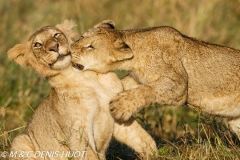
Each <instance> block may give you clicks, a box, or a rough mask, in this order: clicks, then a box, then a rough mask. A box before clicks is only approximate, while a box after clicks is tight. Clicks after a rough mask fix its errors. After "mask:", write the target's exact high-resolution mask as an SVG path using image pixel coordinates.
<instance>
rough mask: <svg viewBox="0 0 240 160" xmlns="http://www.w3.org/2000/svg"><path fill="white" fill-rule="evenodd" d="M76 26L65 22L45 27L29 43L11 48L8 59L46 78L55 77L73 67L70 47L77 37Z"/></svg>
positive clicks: (70, 22) (71, 22)
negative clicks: (74, 28) (74, 29)
mask: <svg viewBox="0 0 240 160" xmlns="http://www.w3.org/2000/svg"><path fill="white" fill-rule="evenodd" d="M74 26H75V23H74V22H73V21H69V20H65V21H64V22H63V23H62V24H58V25H56V26H47V27H43V28H41V29H40V30H38V31H36V32H35V33H34V34H33V35H32V36H31V37H30V38H29V41H28V42H27V43H25V44H17V45H16V46H14V47H13V48H11V49H10V50H9V51H8V53H7V54H8V57H9V58H10V59H12V60H14V61H15V62H16V63H18V64H20V65H23V66H29V67H31V68H33V69H34V70H36V71H37V72H38V73H39V74H40V75H42V76H44V77H48V76H53V75H55V74H57V73H59V72H60V71H61V70H62V69H65V68H67V67H69V66H70V65H71V55H70V51H69V48H70V46H69V45H70V44H71V43H72V42H73V41H74V38H75V37H76V34H75V33H74V32H73V31H72V29H73V27H74Z"/></svg>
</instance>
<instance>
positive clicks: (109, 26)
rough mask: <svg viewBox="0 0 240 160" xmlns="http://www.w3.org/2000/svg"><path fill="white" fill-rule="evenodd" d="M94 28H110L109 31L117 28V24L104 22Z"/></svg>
mask: <svg viewBox="0 0 240 160" xmlns="http://www.w3.org/2000/svg"><path fill="white" fill-rule="evenodd" d="M94 28H109V29H114V28H115V23H114V22H113V21H112V20H104V21H102V22H100V23H98V24H97V25H95V26H94Z"/></svg>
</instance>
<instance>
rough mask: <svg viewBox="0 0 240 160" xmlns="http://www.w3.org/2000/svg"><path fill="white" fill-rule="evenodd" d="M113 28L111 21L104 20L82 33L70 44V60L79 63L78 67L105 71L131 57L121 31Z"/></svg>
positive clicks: (131, 54)
mask: <svg viewBox="0 0 240 160" xmlns="http://www.w3.org/2000/svg"><path fill="white" fill-rule="evenodd" d="M114 28H115V24H114V22H113V21H111V20H105V21H102V22H100V23H99V24H97V25H96V26H94V28H93V29H90V30H89V31H88V32H86V33H84V34H83V36H82V37H81V38H80V39H79V40H78V41H77V42H75V43H74V44H73V45H71V51H72V61H73V62H74V63H77V64H80V65H79V66H81V68H80V69H83V70H93V71H96V72H101V73H105V72H108V71H109V70H112V67H111V65H112V64H114V63H117V62H119V61H123V60H127V59H130V58H132V57H133V53H132V51H131V49H130V48H129V46H128V45H127V44H126V43H125V42H124V41H123V40H122V39H121V37H122V34H121V32H119V31H117V30H115V29H114Z"/></svg>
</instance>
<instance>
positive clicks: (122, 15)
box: [0, 0, 240, 156]
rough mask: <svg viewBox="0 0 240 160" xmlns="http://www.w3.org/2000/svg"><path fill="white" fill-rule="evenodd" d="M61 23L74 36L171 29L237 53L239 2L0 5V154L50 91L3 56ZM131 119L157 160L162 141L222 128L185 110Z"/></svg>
mask: <svg viewBox="0 0 240 160" xmlns="http://www.w3.org/2000/svg"><path fill="white" fill-rule="evenodd" d="M65 19H73V20H75V21H76V23H77V25H78V26H77V28H76V30H77V31H78V32H79V34H82V33H83V32H84V31H87V30H88V29H89V28H92V27H93V26H94V25H95V24H97V23H98V22H100V21H102V20H105V19H112V20H114V21H115V23H116V28H117V29H134V28H146V27H152V26H172V27H174V28H176V29H177V30H179V31H180V32H181V33H183V34H186V35H188V36H191V37H196V38H198V39H201V40H204V41H207V42H211V43H216V44H220V45H226V46H229V47H233V48H237V49H239V48H240V0H228V1H226V0H211V1H209V0H199V1H196V0H184V1H178V0H116V1H113V0H101V1H99V0H69V1H68V0H41V1H33V0H0V22H1V24H0V35H1V36H0V78H1V81H0V135H1V138H0V140H1V141H0V145H1V146H0V148H1V150H4V149H7V148H8V147H9V146H10V145H11V140H12V139H13V138H14V137H15V136H16V135H17V134H19V133H21V132H22V131H23V128H24V126H25V125H26V124H27V122H28V121H29V120H30V118H31V115H32V114H33V113H34V110H35V109H36V107H37V106H38V105H39V103H40V102H41V101H42V100H43V99H44V97H46V96H47V95H48V93H49V91H50V87H49V85H48V84H47V83H46V81H45V80H44V79H43V78H41V77H39V76H38V75H36V74H35V73H34V72H33V71H32V70H30V69H26V68H22V67H20V66H19V65H16V64H15V63H14V62H11V61H10V60H9V59H8V58H7V54H6V53H7V50H8V49H9V48H11V47H13V46H14V45H16V44H18V43H25V42H27V40H28V38H29V37H30V36H31V34H32V33H34V32H35V31H36V30H37V29H39V28H41V27H43V26H48V25H56V24H58V23H61V22H63V21H64V20H65ZM143 38H144V37H143ZM223 67H224V66H223ZM216 78H217V77H216ZM136 116H137V117H138V119H139V121H140V122H141V124H142V125H143V126H144V127H145V129H147V130H148V131H149V133H151V134H152V135H153V136H154V137H155V139H156V141H157V142H158V146H159V147H160V150H159V152H160V154H164V153H167V151H169V150H171V149H165V148H161V145H162V144H163V143H164V142H166V141H171V142H170V143H173V142H174V140H177V139H178V138H181V137H182V136H184V135H186V133H191V134H192V135H196V134H197V135H198V136H199V135H200V134H201V127H202V124H204V125H206V124H207V126H210V128H211V126H213V128H214V125H215V128H216V126H218V124H220V125H219V126H220V128H221V126H224V125H223V124H222V121H221V120H218V119H215V118H214V119H211V123H208V120H209V119H208V117H207V118H206V117H204V116H202V115H201V114H198V113H197V112H195V111H192V110H191V109H189V108H188V107H186V106H184V107H178V108H173V107H157V106H152V107H150V108H148V109H143V110H142V111H141V112H140V113H139V114H137V115H136ZM196 121H197V122H198V123H193V122H196ZM212 124H213V125H212ZM19 127H20V128H21V127H22V128H21V129H18V128H19ZM15 129H16V130H15ZM13 130H14V131H13ZM205 137H206V134H205ZM198 138H199V137H197V140H198V142H199V139H198ZM163 139H164V142H163ZM189 156H190V155H189Z"/></svg>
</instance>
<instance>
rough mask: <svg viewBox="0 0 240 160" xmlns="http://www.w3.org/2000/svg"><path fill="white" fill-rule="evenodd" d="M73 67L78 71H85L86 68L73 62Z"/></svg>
mask: <svg viewBox="0 0 240 160" xmlns="http://www.w3.org/2000/svg"><path fill="white" fill-rule="evenodd" d="M72 66H73V67H74V68H76V69H79V70H83V68H84V66H83V65H81V64H77V63H74V62H72Z"/></svg>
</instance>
